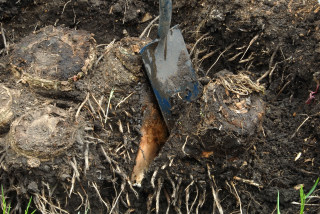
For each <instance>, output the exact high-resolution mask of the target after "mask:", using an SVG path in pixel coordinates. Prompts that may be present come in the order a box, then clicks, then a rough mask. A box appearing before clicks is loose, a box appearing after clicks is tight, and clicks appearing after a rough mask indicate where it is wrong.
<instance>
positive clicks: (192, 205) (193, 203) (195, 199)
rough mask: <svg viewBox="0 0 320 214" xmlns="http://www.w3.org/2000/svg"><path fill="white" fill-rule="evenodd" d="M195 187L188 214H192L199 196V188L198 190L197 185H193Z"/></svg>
mask: <svg viewBox="0 0 320 214" xmlns="http://www.w3.org/2000/svg"><path fill="white" fill-rule="evenodd" d="M195 186H196V197H195V198H194V200H193V202H192V204H191V207H190V213H193V212H192V210H193V207H194V205H195V204H196V201H197V199H198V196H199V188H198V186H197V185H195Z"/></svg>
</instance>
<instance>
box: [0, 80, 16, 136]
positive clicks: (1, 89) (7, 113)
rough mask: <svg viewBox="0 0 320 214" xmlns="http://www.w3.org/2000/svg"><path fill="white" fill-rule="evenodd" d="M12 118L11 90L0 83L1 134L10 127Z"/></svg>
mask: <svg viewBox="0 0 320 214" xmlns="http://www.w3.org/2000/svg"><path fill="white" fill-rule="evenodd" d="M12 119H13V112H12V95H11V92H10V90H9V89H8V88H6V87H5V86H3V85H2V84H0V134H1V133H2V132H4V131H6V130H7V129H8V126H9V124H10V122H11V120H12Z"/></svg>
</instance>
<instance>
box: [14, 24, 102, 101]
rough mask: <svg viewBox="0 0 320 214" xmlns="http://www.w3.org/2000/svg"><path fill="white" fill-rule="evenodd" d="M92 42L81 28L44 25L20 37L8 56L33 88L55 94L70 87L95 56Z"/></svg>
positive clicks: (22, 79) (24, 80) (23, 79)
mask: <svg viewBox="0 0 320 214" xmlns="http://www.w3.org/2000/svg"><path fill="white" fill-rule="evenodd" d="M95 45H96V42H95V40H94V38H93V37H92V35H91V34H89V33H87V32H86V31H82V30H77V31H76V30H71V29H68V28H63V27H53V26H47V27H45V28H42V29H40V30H39V31H37V32H35V33H34V34H30V35H29V36H27V37H25V38H23V39H22V40H21V41H20V42H19V43H18V44H16V45H15V47H14V50H13V53H12V55H11V57H10V61H11V64H10V65H11V70H12V72H13V73H14V75H15V76H16V77H17V78H19V79H21V81H22V82H23V83H27V84H29V86H30V87H32V88H33V89H34V90H35V91H36V92H39V93H43V94H54V95H57V94H59V93H61V92H68V91H71V90H73V89H74V84H73V82H74V81H77V80H78V79H79V78H81V77H83V75H86V74H87V72H88V70H89V69H90V68H91V67H92V65H93V62H94V60H95V58H96V48H95Z"/></svg>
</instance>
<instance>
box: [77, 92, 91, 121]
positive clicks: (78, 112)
mask: <svg viewBox="0 0 320 214" xmlns="http://www.w3.org/2000/svg"><path fill="white" fill-rule="evenodd" d="M89 96H90V93H89V92H88V93H87V96H86V98H85V99H84V101H83V102H82V103H81V105H80V106H79V108H78V110H77V113H76V116H75V118H76V121H78V117H79V114H80V111H81V109H82V107H83V106H84V104H86V102H87V101H88V99H89Z"/></svg>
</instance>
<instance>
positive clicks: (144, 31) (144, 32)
mask: <svg viewBox="0 0 320 214" xmlns="http://www.w3.org/2000/svg"><path fill="white" fill-rule="evenodd" d="M159 17H160V16H157V17H156V18H154V19H153V20H152V21H151V22H150V23H149V24H148V25H147V27H146V28H145V29H144V30H143V31H142V33H141V34H140V36H139V39H142V38H143V37H144V35H145V34H146V32H147V31H148V29H149V28H151V26H152V25H153V23H155V22H156V21H157V20H158V19H159Z"/></svg>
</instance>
